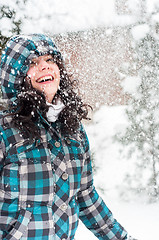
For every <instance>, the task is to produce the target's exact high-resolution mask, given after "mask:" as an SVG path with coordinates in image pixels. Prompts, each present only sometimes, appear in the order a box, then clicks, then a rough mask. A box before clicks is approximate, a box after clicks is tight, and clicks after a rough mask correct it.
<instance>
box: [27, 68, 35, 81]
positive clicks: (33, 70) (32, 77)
mask: <svg viewBox="0 0 159 240" xmlns="http://www.w3.org/2000/svg"><path fill="white" fill-rule="evenodd" d="M35 74H36V69H35V68H30V69H29V70H28V72H27V75H28V76H29V78H30V79H31V80H34V78H35Z"/></svg>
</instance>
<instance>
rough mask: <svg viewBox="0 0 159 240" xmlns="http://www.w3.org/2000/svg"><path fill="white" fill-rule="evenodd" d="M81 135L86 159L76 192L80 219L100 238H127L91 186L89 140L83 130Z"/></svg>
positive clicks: (112, 239)
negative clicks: (78, 188) (78, 190)
mask: <svg viewBox="0 0 159 240" xmlns="http://www.w3.org/2000/svg"><path fill="white" fill-rule="evenodd" d="M83 136H84V140H85V151H86V153H85V154H86V156H85V158H86V160H85V165H84V168H83V174H82V179H81V189H80V192H79V194H78V203H79V207H80V219H81V220H82V222H83V223H84V224H85V226H86V227H87V228H88V229H89V230H90V231H92V232H93V233H94V235H95V236H96V237H97V238H98V239H100V240H123V239H127V232H126V231H125V230H124V228H123V227H122V226H121V225H120V224H119V223H118V222H117V221H116V220H115V219H114V218H113V215H112V213H111V211H110V210H109V209H108V207H107V206H106V204H105V203H104V202H103V200H102V198H101V197H100V196H99V195H98V193H97V191H96V190H95V188H94V186H93V177H92V166H91V158H90V152H89V142H88V138H87V135H86V133H85V132H84V130H83Z"/></svg>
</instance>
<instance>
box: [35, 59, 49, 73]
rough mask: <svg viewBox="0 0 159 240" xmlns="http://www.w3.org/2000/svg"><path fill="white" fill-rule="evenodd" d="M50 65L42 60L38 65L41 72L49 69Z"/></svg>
mask: <svg viewBox="0 0 159 240" xmlns="http://www.w3.org/2000/svg"><path fill="white" fill-rule="evenodd" d="M49 68H50V67H49V64H48V63H47V62H46V61H45V60H41V61H40V62H39V64H38V69H39V71H44V70H46V69H49Z"/></svg>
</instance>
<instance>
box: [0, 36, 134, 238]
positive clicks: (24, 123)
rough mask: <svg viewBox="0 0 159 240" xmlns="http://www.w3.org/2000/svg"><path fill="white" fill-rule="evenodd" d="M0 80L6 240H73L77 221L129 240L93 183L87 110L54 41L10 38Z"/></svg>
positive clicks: (1, 207) (0, 189)
mask: <svg viewBox="0 0 159 240" xmlns="http://www.w3.org/2000/svg"><path fill="white" fill-rule="evenodd" d="M0 77H1V83H2V93H3V98H4V99H7V100H8V104H9V108H8V109H7V110H6V111H3V112H1V114H0V133H1V134H0V240H2V239H3V240H9V239H10V240H53V239H56V240H66V239H67V240H74V236H75V232H76V229H77V226H78V221H79V218H80V219H81V221H82V222H83V223H84V224H85V225H86V227H87V228H88V229H90V230H91V231H92V232H93V233H94V234H95V236H96V237H97V238H98V239H100V240H124V239H131V238H129V237H128V234H127V232H126V231H125V230H124V228H123V227H122V226H121V225H120V224H119V223H118V222H117V221H116V220H115V219H114V218H113V215H112V213H111V211H110V210H109V209H108V207H107V206H106V204H105V203H104V202H103V200H102V199H101V198H100V196H99V195H98V193H97V191H96V190H95V187H94V185H93V173H92V165H91V155H90V151H89V141H88V138H87V135H86V132H85V130H84V127H83V125H82V123H81V120H82V119H87V113H88V111H87V105H84V103H83V102H82V100H81V98H80V97H79V96H78V95H77V94H76V92H75V91H74V89H73V84H72V82H71V81H70V79H69V76H68V74H67V72H66V69H65V66H64V62H63V58H62V56H61V53H60V52H59V50H58V49H57V48H56V46H55V44H54V43H53V41H52V39H50V38H49V37H47V36H45V35H40V34H33V35H29V36H15V37H13V38H11V39H10V40H9V42H8V43H7V45H6V48H5V50H4V51H3V55H2V58H1V72H0Z"/></svg>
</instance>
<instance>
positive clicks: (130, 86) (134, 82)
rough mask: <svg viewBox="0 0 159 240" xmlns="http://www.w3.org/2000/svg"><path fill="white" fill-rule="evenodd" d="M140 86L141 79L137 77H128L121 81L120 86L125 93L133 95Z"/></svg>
mask: <svg viewBox="0 0 159 240" xmlns="http://www.w3.org/2000/svg"><path fill="white" fill-rule="evenodd" d="M140 84H141V79H140V78H139V77H135V76H133V77H131V76H129V77H126V78H125V79H124V80H123V81H122V83H121V86H122V87H123V89H124V92H127V93H129V94H135V93H136V90H137V88H138V87H139V85H140Z"/></svg>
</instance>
